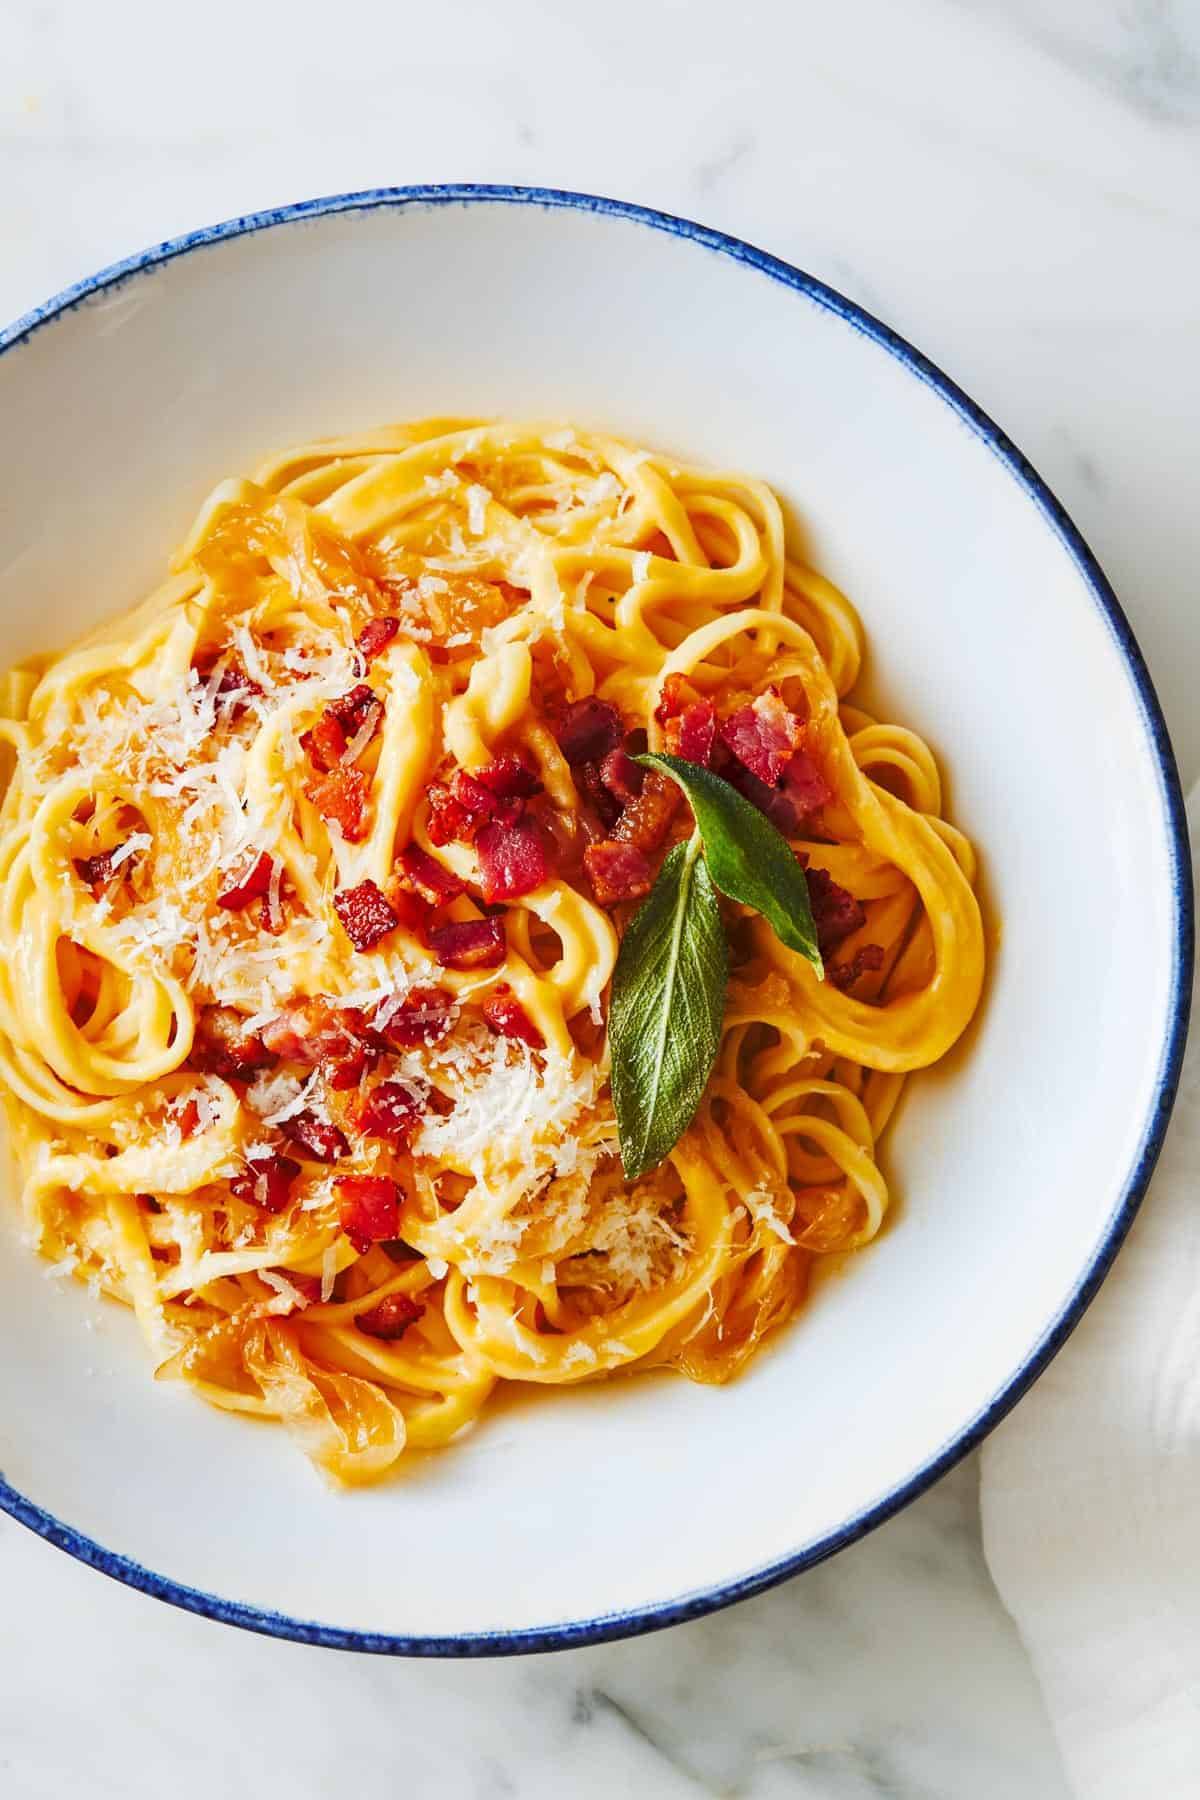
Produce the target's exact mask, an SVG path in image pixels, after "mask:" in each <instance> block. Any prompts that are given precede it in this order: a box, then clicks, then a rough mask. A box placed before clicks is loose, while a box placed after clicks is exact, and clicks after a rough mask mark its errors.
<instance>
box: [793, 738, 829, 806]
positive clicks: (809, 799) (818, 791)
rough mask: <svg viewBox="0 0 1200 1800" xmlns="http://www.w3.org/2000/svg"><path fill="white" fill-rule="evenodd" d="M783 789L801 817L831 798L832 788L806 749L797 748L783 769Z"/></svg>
mask: <svg viewBox="0 0 1200 1800" xmlns="http://www.w3.org/2000/svg"><path fill="white" fill-rule="evenodd" d="M783 791H784V793H785V794H786V795H787V797H788V799H789V800H790V801H791V803H792V805H793V806H794V807H795V809H796V811H797V812H798V813H799V814H800V816H801V817H802V818H803V817H804V816H805V815H806V814H808V813H814V812H816V811H817V809H818V808H819V807H822V806H824V805H825V804H826V802H827V801H830V800H832V799H833V789H832V788H831V787H830V785H829V783H828V782H827V781H826V779H825V777H824V776H823V775H822V773H821V771H820V769H818V767H817V765H816V763H815V762H814V761H813V759H812V757H811V756H810V755H809V754H808V751H807V750H797V751H796V754H795V755H794V756H793V757H792V759H791V761H790V762H789V763H788V766H787V768H786V769H785V770H784V771H783Z"/></svg>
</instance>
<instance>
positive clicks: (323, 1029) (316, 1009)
mask: <svg viewBox="0 0 1200 1800" xmlns="http://www.w3.org/2000/svg"><path fill="white" fill-rule="evenodd" d="M356 1023H357V1020H356V1017H355V1015H354V1014H353V1013H352V1012H350V1011H349V1010H342V1009H340V1008H338V1007H334V1006H331V1005H330V1004H329V1002H328V1001H327V1000H319V999H314V1000H293V1002H292V1003H291V1005H290V1006H285V1007H284V1009H283V1011H282V1012H280V1013H276V1015H275V1017H274V1018H273V1019H268V1020H267V1022H266V1024H265V1025H264V1026H263V1028H262V1040H263V1043H264V1044H265V1045H266V1046H267V1049H268V1050H273V1051H274V1052H275V1054H276V1056H281V1057H282V1058H283V1059H284V1061H285V1062H298V1063H304V1064H306V1065H307V1067H308V1068H310V1069H315V1068H316V1066H317V1064H318V1063H321V1062H325V1061H326V1060H327V1059H329V1058H330V1057H334V1058H336V1057H343V1056H349V1055H350V1054H351V1053H352V1051H353V1050H354V1048H355V1045H356V1044H357V1043H358V1042H359V1036H358V1033H357V1032H356V1031H355V1030H354V1025H355V1024H356Z"/></svg>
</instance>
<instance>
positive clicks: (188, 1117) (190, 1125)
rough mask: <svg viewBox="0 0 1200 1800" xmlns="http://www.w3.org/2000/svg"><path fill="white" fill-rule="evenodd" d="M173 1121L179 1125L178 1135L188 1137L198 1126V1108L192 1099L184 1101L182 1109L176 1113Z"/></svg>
mask: <svg viewBox="0 0 1200 1800" xmlns="http://www.w3.org/2000/svg"><path fill="white" fill-rule="evenodd" d="M175 1123H176V1124H177V1125H178V1127H179V1135H180V1137H185V1138H190V1137H191V1136H192V1134H193V1132H195V1131H197V1130H199V1127H200V1108H199V1107H198V1106H197V1105H196V1102H195V1101H194V1100H188V1101H186V1102H185V1104H184V1107H183V1111H182V1112H180V1113H179V1114H177V1115H176V1119H175Z"/></svg>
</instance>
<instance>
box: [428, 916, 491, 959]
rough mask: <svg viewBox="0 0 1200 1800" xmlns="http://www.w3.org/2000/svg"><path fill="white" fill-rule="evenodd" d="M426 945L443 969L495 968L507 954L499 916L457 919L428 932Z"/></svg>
mask: <svg viewBox="0 0 1200 1800" xmlns="http://www.w3.org/2000/svg"><path fill="white" fill-rule="evenodd" d="M429 948H430V949H431V950H432V952H433V954H434V955H435V956H436V957H437V960H438V961H439V962H440V963H441V965H442V967H443V969H498V968H499V966H500V964H501V963H502V962H503V961H504V958H505V956H506V955H507V954H508V944H507V942H506V940H505V936H504V926H503V924H502V923H501V921H500V920H499V919H458V920H455V922H454V923H453V924H451V925H439V926H437V927H436V928H435V929H434V930H433V931H431V932H430V933H429Z"/></svg>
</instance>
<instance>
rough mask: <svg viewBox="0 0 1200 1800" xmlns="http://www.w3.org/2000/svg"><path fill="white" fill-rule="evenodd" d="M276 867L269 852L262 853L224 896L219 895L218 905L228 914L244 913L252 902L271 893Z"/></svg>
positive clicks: (228, 888) (244, 870)
mask: <svg viewBox="0 0 1200 1800" xmlns="http://www.w3.org/2000/svg"><path fill="white" fill-rule="evenodd" d="M274 867H275V860H274V858H273V857H272V856H270V855H269V854H268V853H267V851H265V850H264V851H262V852H261V853H260V855H258V856H256V857H255V859H254V861H253V862H252V863H250V864H249V865H248V867H246V868H245V869H243V870H242V873H241V874H240V875H239V876H237V877H236V878H235V880H234V881H233V882H232V884H231V885H230V886H229V887H227V888H226V889H225V892H224V893H223V894H218V895H217V905H218V906H223V907H224V908H225V909H226V911H227V912H242V911H243V910H244V909H245V908H246V907H247V906H249V904H250V902H251V901H252V900H258V899H260V898H261V897H262V896H263V895H265V894H266V893H267V892H268V891H269V889H270V886H271V874H272V871H273V870H274Z"/></svg>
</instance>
